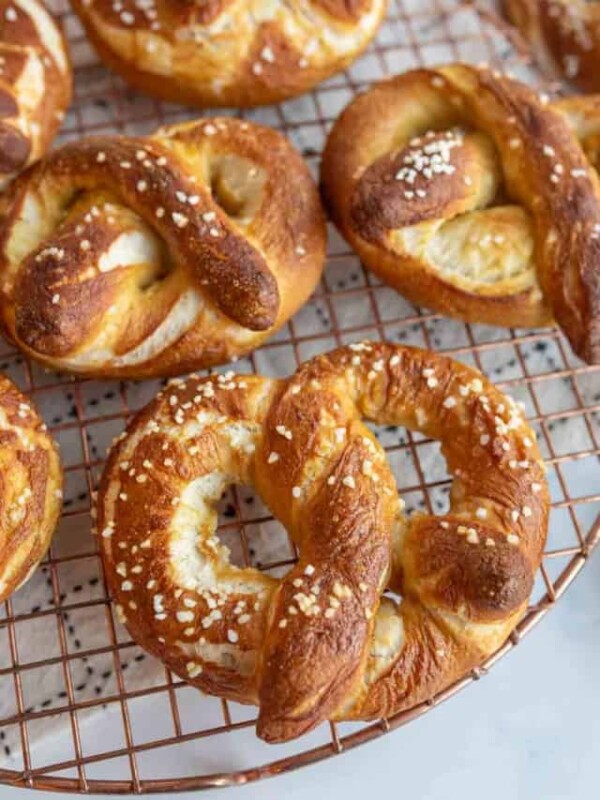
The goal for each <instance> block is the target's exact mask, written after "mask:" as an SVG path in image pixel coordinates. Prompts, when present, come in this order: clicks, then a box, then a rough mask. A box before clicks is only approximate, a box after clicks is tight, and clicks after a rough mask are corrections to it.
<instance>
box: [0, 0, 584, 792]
mask: <svg viewBox="0 0 600 800" xmlns="http://www.w3.org/2000/svg"><path fill="white" fill-rule="evenodd" d="M51 5H52V6H53V10H54V11H55V12H56V13H57V15H58V16H59V18H60V19H61V21H62V24H63V26H64V29H65V31H66V33H67V36H68V38H69V40H70V44H71V52H72V58H73V62H74V65H75V67H76V96H75V102H74V104H73V108H72V109H71V111H70V113H69V115H68V117H67V119H66V121H65V125H64V128H63V134H62V138H63V139H69V138H76V137H79V136H81V135H83V134H88V133H98V134H101V133H113V132H124V133H145V132H149V131H151V130H152V129H154V128H155V127H156V126H157V125H160V124H165V123H171V122H176V121H178V120H183V119H186V118H190V117H192V116H193V112H190V111H189V110H185V109H182V108H179V107H177V106H170V105H168V104H164V103H158V102H155V101H153V100H151V99H149V98H144V97H141V96H139V95H136V94H134V93H132V92H130V91H129V90H127V89H126V87H125V86H124V85H123V84H122V83H121V82H120V81H119V79H117V78H116V77H115V76H113V75H112V74H110V73H109V72H108V71H106V70H105V69H104V68H103V67H102V66H100V65H99V64H98V62H97V60H96V58H95V56H94V55H93V53H92V51H91V49H90V47H89V45H88V44H87V42H86V40H85V38H84V36H83V34H82V32H81V28H80V27H79V25H78V23H77V21H76V19H75V18H74V16H73V14H72V13H71V12H70V10H69V9H68V7H67V3H66V0H54V2H51ZM457 59H459V60H466V61H471V62H475V63H477V62H480V61H487V62H490V63H493V64H495V65H497V66H499V67H503V68H505V69H511V70H513V71H515V72H518V73H519V74H522V75H523V76H524V77H526V78H527V79H530V80H534V81H535V80H537V81H538V83H540V82H541V77H540V76H539V75H538V76H536V75H535V71H534V70H530V69H529V67H528V65H527V63H526V59H525V58H524V55H523V51H522V50H521V48H520V45H519V44H518V42H517V41H516V40H515V39H514V38H513V36H512V34H511V33H510V32H509V30H508V28H507V27H506V26H505V25H504V24H503V23H502V22H501V21H500V20H499V19H498V18H497V17H496V16H495V15H494V10H493V5H492V4H487V3H485V2H484V0H482V2H481V4H477V3H475V4H473V3H461V2H450V0H404V2H403V0H392V2H391V6H390V11H389V15H388V18H387V21H386V23H385V25H384V26H383V28H382V30H381V32H380V34H379V36H378V38H377V41H376V42H375V43H374V44H373V45H372V46H371V47H370V48H369V50H368V52H367V53H366V54H365V56H364V57H363V58H362V59H361V60H360V62H359V63H358V64H356V65H354V66H353V67H352V68H351V69H350V70H348V71H347V72H346V73H344V74H343V75H340V76H337V77H336V78H334V79H333V80H331V81H329V82H328V83H326V84H324V85H323V86H321V87H319V88H318V89H317V90H315V91H314V92H312V93H311V94H310V95H307V96H306V97H305V98H302V99H301V100H297V101H293V102H290V103H285V104H282V105H281V106H277V107H273V108H270V109H265V110H260V111H256V112H248V113H246V114H245V116H246V117H247V118H252V119H257V120H260V121H262V122H265V123H266V124H270V125H272V126H274V127H277V128H279V129H280V130H282V131H283V132H284V133H286V134H287V135H288V136H289V137H290V138H291V139H292V141H293V142H294V144H295V145H296V146H297V147H298V148H299V149H300V150H301V151H302V152H303V154H304V156H305V158H306V159H307V161H308V163H309V164H310V165H311V167H313V168H315V169H316V167H317V165H318V159H319V152H320V148H321V147H322V144H323V141H324V137H325V136H326V134H327V131H328V129H329V127H330V125H331V122H332V121H333V119H334V118H335V116H336V115H337V113H338V112H339V110H340V109H341V108H342V107H343V106H344V105H345V104H346V103H347V102H348V101H349V100H350V99H351V97H352V96H353V95H354V94H355V93H356V92H357V91H359V90H360V89H361V88H363V87H364V86H366V85H367V84H368V83H369V82H371V81H372V80H376V79H378V78H381V77H383V76H385V75H386V74H391V73H394V72H399V71H402V70H404V69H408V68H410V67H413V66H417V65H423V64H432V63H439V62H443V61H451V60H457ZM361 338H387V339H393V340H395V341H404V342H409V343H413V344H419V345H422V346H427V347H430V348H432V349H436V350H441V351H443V352H446V353H448V354H450V355H453V356H454V357H456V358H459V359H462V360H465V361H467V362H469V363H471V364H474V365H475V366H477V367H479V368H480V369H482V370H483V371H484V372H487V373H488V374H489V375H490V376H491V377H492V379H493V380H495V381H496V382H497V383H498V384H499V385H500V386H501V387H502V388H503V389H504V390H507V391H510V392H511V393H513V394H514V395H515V396H516V397H517V398H518V399H520V400H522V401H523V402H525V405H526V409H527V413H528V416H529V418H530V419H531V420H532V424H533V425H534V426H535V427H536V429H537V431H538V434H539V439H540V442H541V445H542V448H543V450H544V455H545V456H546V459H547V464H548V468H549V478H550V482H551V486H552V494H553V512H552V520H551V535H550V538H549V543H548V549H547V552H546V554H545V557H544V561H543V564H542V567H541V569H540V573H539V576H538V581H537V585H536V590H535V592H534V595H533V597H532V601H531V602H532V605H531V606H530V608H529V610H528V613H527V615H526V616H525V618H524V619H523V621H522V622H521V624H520V625H519V626H518V628H517V630H516V631H515V632H514V634H513V636H512V637H511V638H510V640H509V641H508V642H507V643H506V644H505V645H504V646H503V647H502V648H501V649H500V651H499V652H497V653H496V654H495V655H494V656H493V657H492V658H490V659H489V660H488V661H487V662H486V663H485V664H484V665H483V666H482V667H481V668H480V669H478V670H475V671H474V672H473V673H471V674H470V675H468V676H466V677H465V678H464V679H463V680H461V681H460V682H458V683H456V684H455V685H453V686H451V687H450V688H449V689H447V690H446V691H444V692H443V693H441V694H440V695H439V696H438V697H436V698H435V699H434V700H432V701H431V702H429V703H424V704H421V705H419V706H417V707H416V708H413V709H411V710H410V711H406V712H403V713H401V714H398V715H396V716H394V717H392V718H390V719H382V720H379V721H378V722H376V723H369V724H366V723H365V724H363V723H361V724H342V725H333V724H332V725H330V726H327V725H324V726H321V728H320V729H319V730H318V731H316V732H315V733H314V734H312V735H310V736H309V737H305V738H303V739H300V740H299V741H297V742H294V743H292V744H290V745H286V746H280V747H269V746H267V745H264V744H263V743H261V742H259V741H257V740H256V739H255V737H254V733H253V725H254V716H255V711H254V709H248V708H243V707H240V706H237V705H236V704H233V703H227V702H225V701H220V700H217V699H215V698H208V697H204V696H202V695H201V694H200V693H199V692H198V691H196V690H194V689H192V688H191V687H188V686H186V685H185V684H184V683H183V682H182V681H180V680H179V679H178V678H176V677H175V676H172V675H170V674H168V673H167V672H165V670H164V669H163V668H162V667H161V666H160V665H158V664H157V663H155V662H153V660H152V659H150V658H148V657H146V656H144V654H143V653H141V651H140V650H139V649H138V648H137V647H136V645H134V643H133V642H131V640H130V639H129V637H128V636H127V634H126V632H125V631H124V629H123V628H122V627H121V626H120V625H119V623H118V622H117V620H116V619H115V617H114V615H113V609H112V608H111V605H110V602H109V600H108V597H107V595H106V589H105V586H104V581H103V575H102V565H101V561H100V559H99V557H98V548H97V545H96V542H95V539H94V537H93V536H92V535H91V533H90V529H91V519H90V506H91V498H92V494H93V489H94V485H95V484H96V482H97V479H98V475H99V471H100V469H101V466H102V460H103V458H104V454H105V446H106V444H107V443H108V441H109V439H110V437H111V436H112V435H114V434H116V433H118V432H119V431H120V430H121V429H122V427H123V424H124V421H125V419H126V418H127V416H128V415H129V414H130V413H131V412H132V411H133V410H135V409H136V408H138V407H140V406H141V405H142V404H143V403H144V402H145V401H146V400H147V399H149V397H150V396H151V395H152V394H153V393H154V391H155V390H156V388H157V384H156V383H154V384H131V383H127V382H119V383H104V384H101V383H97V382H92V381H79V380H72V379H69V378H67V377H64V376H60V375H56V374H49V373H45V372H43V371H42V370H40V369H39V368H38V367H36V366H35V365H32V364H30V363H28V362H27V361H26V360H25V359H23V358H22V357H21V356H20V355H19V354H18V353H15V352H14V351H12V350H9V349H8V347H7V346H6V345H0V348H2V352H0V368H1V369H3V370H4V371H6V372H8V374H10V375H11V377H13V378H14V379H15V380H16V381H17V382H18V383H19V384H20V385H21V386H22V387H23V388H24V389H25V390H26V391H27V392H28V393H30V394H31V395H32V397H33V398H34V399H35V401H36V403H37V404H38V406H39V407H40V409H41V411H42V413H43V415H44V416H45V418H46V421H47V422H48V424H49V426H50V427H51V429H52V431H53V433H54V434H55V436H56V437H57V439H58V440H59V442H60V443H61V445H62V450H63V457H64V458H65V461H66V474H67V492H66V503H65V509H64V514H63V518H62V521H61V526H60V528H59V531H58V533H57V535H56V537H55V539H54V543H53V546H52V550H51V552H50V554H49V557H48V558H47V559H46V560H45V562H44V564H43V565H42V567H41V568H40V569H39V570H38V572H37V573H36V576H34V578H33V579H32V581H30V583H29V584H28V585H27V588H25V589H23V590H21V591H20V592H17V593H16V594H15V595H14V597H13V598H12V599H11V600H9V601H8V602H7V603H6V604H5V607H4V608H3V609H2V610H1V611H0V654H3V655H0V658H1V659H2V660H1V661H0V703H1V705H0V756H3V759H4V760H3V761H2V762H1V764H0V780H1V781H2V782H5V783H10V784H13V785H15V786H24V787H31V788H38V789H55V790H56V789H58V790H62V791H72V792H81V793H88V792H89V793H91V792H101V793H107V792H119V793H140V792H159V791H174V790H182V789H192V788H205V787H210V786H222V785H227V784H235V783H245V782H248V781H252V780H256V779H259V778H262V777H265V776H269V775H274V774H277V773H280V772H284V771H287V770H291V769H295V768H297V767H299V766H302V765H305V764H309V763H311V762H315V761H318V760H320V759H324V758H328V757H330V756H334V755H336V754H337V753H340V752H342V751H343V750H347V749H349V748H352V747H355V746H356V745H358V744H361V743H362V742H365V741H367V740H370V739H374V738H375V737H377V736H380V735H382V734H383V733H386V732H387V731H389V730H391V729H394V728H397V727H398V726H400V725H404V724H406V723H407V722H409V721H410V720H412V719H414V718H415V717H417V716H419V715H421V714H423V713H425V712H426V711H428V710H429V709H430V708H431V707H432V706H434V705H437V704H438V703H440V702H442V701H443V700H446V699H448V698H449V697H451V696H452V695H454V694H455V693H456V692H458V691H459V690H461V689H462V688H464V687H465V686H466V685H468V684H469V683H470V682H471V681H473V680H475V679H477V678H480V677H481V676H482V675H484V674H485V673H486V672H487V671H488V670H489V668H490V667H491V666H492V665H493V664H494V663H495V662H496V661H497V660H498V659H499V658H501V657H502V656H504V655H505V654H506V653H508V652H509V651H510V650H511V649H512V648H514V647H515V646H516V645H517V644H518V643H519V641H520V639H521V638H522V637H523V636H524V635H525V634H526V633H528V632H529V631H530V630H531V629H532V628H533V627H534V626H535V625H536V624H537V623H538V622H539V621H540V620H541V619H542V617H543V616H544V615H545V614H546V613H547V612H548V611H549V610H550V609H551V608H552V607H553V605H554V604H555V602H556V601H557V600H558V599H559V598H560V596H561V595H562V594H563V593H564V591H565V590H566V589H567V587H568V586H569V584H570V583H571V582H572V581H573V579H574V578H575V577H576V575H577V574H578V572H579V570H580V569H581V568H582V567H583V565H584V563H585V561H586V559H587V558H588V556H589V554H590V552H591V550H592V549H593V548H594V547H595V545H596V544H597V543H598V540H599V539H600V518H598V517H597V513H598V508H599V507H600V494H598V493H596V492H595V490H594V488H593V486H594V480H593V479H592V480H591V481H590V480H589V476H590V475H592V476H597V475H598V455H599V454H600V445H599V440H600V425H599V419H600V417H599V412H600V377H599V374H598V369H597V368H596V369H594V368H587V367H585V366H584V365H583V364H581V363H580V362H577V361H576V360H575V359H574V358H573V357H572V355H571V354H570V351H569V348H568V346H567V345H566V344H565V342H564V340H563V339H562V338H561V336H560V334H559V333H558V332H557V331H556V330H542V331H537V330H536V331H507V330H498V329H490V328H485V327H483V326H470V325H462V324H459V323H455V322H451V321H449V320H443V319H441V318H439V317H438V316H437V315H434V314H430V313H425V312H422V311H419V310H418V309H415V308H413V307H412V306H410V305H409V304H407V303H406V302H404V301H403V300H402V299H401V298H399V297H397V296H396V295H395V294H394V293H393V292H390V290H388V289H386V288H385V287H383V286H381V285H380V284H379V283H378V282H377V281H375V280H374V279H373V278H372V276H369V275H368V274H366V273H365V272H364V271H363V270H362V268H361V266H360V264H359V263H358V261H357V259H356V258H355V257H354V256H353V255H352V253H350V252H349V250H348V248H347V247H346V246H345V245H344V244H343V243H342V242H341V240H340V239H339V237H337V236H336V235H335V234H334V233H333V232H332V235H331V244H330V256H329V262H328V267H327V271H326V273H325V276H324V279H323V281H322V284H321V286H320V288H319V290H318V291H317V292H316V294H315V296H314V297H313V299H312V300H311V302H310V303H309V304H308V306H307V307H306V309H304V310H303V311H302V312H301V313H300V314H299V315H297V317H296V318H295V319H294V320H292V321H291V322H290V323H289V324H288V325H287V326H286V328H285V329H284V330H283V331H282V332H281V333H280V334H278V336H276V337H275V339H274V340H272V341H271V342H270V343H268V344H267V345H266V346H265V347H264V348H262V349H261V350H260V351H258V352H257V353H255V354H254V355H253V356H252V357H250V358H249V359H247V360H244V361H242V362H240V363H239V365H238V367H239V369H241V370H246V371H253V370H255V371H260V372H265V371H266V372H271V373H278V374H287V373H288V372H291V371H292V370H294V369H295V367H296V365H297V364H298V363H300V362H301V361H303V360H304V359H306V358H307V357H309V356H311V355H313V354H314V353H316V352H319V351H324V350H327V349H330V348H331V347H333V346H336V345H338V344H342V343H346V342H348V341H353V340H357V339H361ZM380 436H381V439H382V442H383V443H384V444H385V445H386V449H387V450H388V453H389V455H390V459H391V460H392V462H393V463H394V464H395V465H397V464H400V463H401V464H402V470H401V473H402V475H401V476H400V477H399V490H400V491H401V493H402V495H403V497H404V498H405V499H406V500H407V501H408V505H409V507H411V506H412V507H421V508H425V509H427V510H429V511H430V512H433V511H436V510H439V509H440V503H443V502H444V498H445V497H446V494H447V490H448V486H449V480H448V476H447V475H445V474H443V470H442V472H441V473H440V472H439V470H437V466H439V464H438V462H437V461H436V459H435V457H431V453H430V450H431V447H432V445H433V443H431V442H430V441H428V440H426V439H424V438H422V437H419V436H413V435H411V434H409V433H402V434H399V433H397V432H396V431H382V432H380ZM428 453H429V455H428ZM409 463H410V465H411V467H410V469H407V465H408V464H409ZM433 466H436V469H432V467H433ZM407 476H408V477H407ZM596 484H597V480H596ZM590 487H591V490H590ZM223 512H224V513H223V515H222V518H221V523H222V524H221V526H220V535H221V537H222V538H223V539H224V540H226V541H227V543H228V544H229V545H230V546H231V547H232V550H233V551H234V554H235V553H237V557H238V559H239V560H240V561H241V562H242V563H254V564H256V563H258V562H259V561H260V559H259V558H258V556H257V548H258V549H259V547H260V541H261V537H262V540H263V541H264V540H265V538H269V537H271V538H273V537H275V536H276V535H279V536H280V537H282V539H281V542H282V543H280V545H278V547H276V548H275V552H276V556H275V558H271V560H270V561H269V560H268V559H267V560H262V561H260V566H261V568H263V569H267V570H269V571H270V572H272V573H274V574H280V572H281V570H285V569H286V568H287V567H288V566H289V565H290V564H291V563H292V562H293V559H294V552H293V549H292V548H291V546H290V545H289V544H288V543H287V540H286V538H285V533H282V532H281V531H277V530H276V529H275V527H274V526H275V523H274V522H273V521H272V519H271V518H270V517H269V515H268V512H267V511H266V510H265V509H260V508H259V507H258V503H256V502H253V498H252V497H250V496H248V495H247V494H245V493H244V490H241V489H239V490H236V491H234V492H233V494H232V495H231V497H230V498H229V499H228V500H227V501H226V502H225V504H224V507H223ZM255 536H256V537H258V544H257V543H256V542H255V541H254V537H255ZM286 547H287V549H286ZM82 576H83V577H82ZM34 603H35V604H34ZM92 632H93V636H91V633H92ZM57 687H60V690H57ZM49 740H50V742H49ZM165 756H167V757H165Z"/></svg>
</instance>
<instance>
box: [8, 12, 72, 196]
mask: <svg viewBox="0 0 600 800" xmlns="http://www.w3.org/2000/svg"><path fill="white" fill-rule="evenodd" d="M70 99H71V67H70V64H69V57H68V55H67V50H66V45H65V42H64V39H63V36H62V33H61V32H60V30H59V29H58V27H57V25H56V23H55V22H54V20H53V19H52V17H51V16H50V14H48V12H47V11H46V9H45V8H44V6H43V5H42V4H41V3H40V2H38V0H0V189H1V188H2V187H3V186H5V185H6V184H7V183H8V181H9V180H10V179H11V178H12V176H13V175H15V174H16V173H17V172H19V171H20V170H21V169H23V168H24V167H26V166H27V164H30V163H32V162H33V161H36V160H37V159H38V158H40V157H41V156H42V155H43V154H44V153H45V151H46V150H47V148H48V147H49V145H50V143H51V142H52V139H53V138H54V136H55V134H56V132H57V130H58V128H59V126H60V123H61V122H62V120H63V117H64V114H65V111H66V108H67V106H68V104H69V101H70Z"/></svg>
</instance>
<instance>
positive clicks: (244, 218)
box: [0, 118, 325, 377]
mask: <svg viewBox="0 0 600 800" xmlns="http://www.w3.org/2000/svg"><path fill="white" fill-rule="evenodd" d="M290 187H292V190H291V191H290ZM324 252H325V224H324V217H323V212H322V209H321V204H320V201H319V196H318V192H317V189H316V186H315V184H314V181H313V179H312V177H311V176H310V173H309V171H308V168H307V167H306V166H305V164H304V162H303V161H302V159H301V157H300V156H299V155H298V154H297V153H296V152H295V150H294V149H293V148H292V146H291V145H290V144H289V143H288V141H287V140H286V139H285V138H284V137H283V136H282V135H281V134H279V133H277V132H276V131H273V130H271V129H268V128H264V127H261V126H258V125H252V124H250V123H246V122H242V121H240V120H235V119H225V118H223V119H220V118H217V119H207V120H203V121H200V122H192V123H186V124H183V125H178V126H174V127H171V128H167V129H162V130H161V131H159V132H158V133H157V134H155V135H154V136H151V137H140V138H128V137H93V138H89V139H83V140H81V141H79V142H75V143H70V144H67V145H65V146H64V147H62V148H60V149H59V150H56V151H55V152H54V153H52V155H50V156H49V157H48V159H47V160H46V161H44V162H42V163H40V164H39V165H36V166H35V167H34V168H32V169H31V170H30V171H29V172H28V173H26V174H24V175H23V176H21V177H20V178H19V179H18V180H17V181H16V182H15V184H14V186H13V187H11V191H10V192H9V195H8V196H7V197H6V198H5V200H4V223H3V226H2V230H1V231H0V288H1V297H0V311H1V312H2V318H3V322H4V326H5V329H6V330H7V331H8V333H9V335H10V336H11V337H12V338H13V339H14V340H15V342H16V343H17V344H18V345H19V346H20V347H21V348H22V349H24V350H25V351H26V352H27V353H28V354H29V355H31V356H33V357H34V358H37V359H39V360H41V361H43V362H44V363H45V364H47V365H49V366H51V367H54V368H57V369H61V370H66V371H72V372H78V373H84V374H89V375H102V376H117V375H122V376H130V377H146V376H153V375H164V374H176V373H181V372H185V371H188V372H189V371H190V370H192V369H195V368H198V367H203V366H209V365H211V364H215V363H221V362H223V361H227V360H230V359H231V358H235V357H236V356H239V355H241V354H242V353H246V352H248V351H250V350H251V349H253V348H255V347H256V346H257V345H258V344H259V343H260V342H262V341H263V340H264V339H265V338H266V337H267V336H269V335H270V334H272V333H273V332H274V331H275V330H277V328H279V327H280V326H281V325H282V324H283V323H284V322H285V321H286V320H287V319H288V318H289V317H290V316H291V315H292V314H293V313H294V312H295V311H296V310H297V309H298V308H299V307H300V306H301V305H302V304H303V303H304V302H305V300H306V299H307V298H308V296H309V295H310V293H311V292H312V290H313V289H314V287H315V285H316V283H317V281H318V280H319V277H320V274H321V270H322V267H323V262H324Z"/></svg>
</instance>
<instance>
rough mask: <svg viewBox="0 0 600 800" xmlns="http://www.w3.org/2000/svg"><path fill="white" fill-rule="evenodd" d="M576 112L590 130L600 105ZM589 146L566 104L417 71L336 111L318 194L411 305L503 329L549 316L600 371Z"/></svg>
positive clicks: (500, 83)
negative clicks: (567, 113)
mask: <svg viewBox="0 0 600 800" xmlns="http://www.w3.org/2000/svg"><path fill="white" fill-rule="evenodd" d="M580 103H581V110H580V114H579V115H578V116H579V117H580V118H583V117H584V116H586V117H587V120H588V121H587V124H588V127H589V117H590V116H591V115H592V114H593V113H594V110H593V109H597V105H596V104H592V101H589V100H587V99H586V98H581V100H580ZM576 117H577V115H575V114H572V115H571V116H570V119H571V120H573V119H575V118H576ZM584 137H585V131H584V130H582V129H578V128H577V127H572V126H571V125H570V124H569V117H565V115H562V114H561V113H560V104H557V105H547V104H544V103H543V102H541V101H540V100H539V99H538V98H537V96H536V95H535V94H534V93H533V92H532V91H531V90H530V89H528V88H527V87H526V86H524V85H523V84H520V83H518V82H516V81H514V80H511V79H509V78H507V77H504V76H502V75H500V74H498V73H495V72H491V71H490V70H487V69H478V68H475V67H471V66H468V65H463V64H454V65H450V66H447V67H441V68H438V69H435V70H414V71H411V72H408V73H405V74H403V75H399V76H397V77H395V78H392V79H391V80H387V81H384V82H382V83H379V84H376V85H375V86H374V87H372V88H371V89H370V90H369V91H367V92H366V93H365V94H363V95H360V96H359V97H358V98H357V99H356V100H354V101H353V102H351V103H350V105H349V106H348V107H347V108H346V110H345V111H344V112H343V113H342V115H341V117H340V118H339V119H338V121H337V123H336V124H335V126H334V128H333V130H332V132H331V135H330V137H329V139H328V142H327V145H326V148H325V152H324V156H323V162H322V172H321V179H322V186H323V193H324V196H325V200H326V203H327V205H328V207H329V210H330V212H331V214H332V216H333V219H334V221H335V223H336V225H337V226H338V227H339V229H340V230H341V232H342V234H343V235H344V236H345V238H346V239H347V240H348V241H349V242H350V244H351V245H352V246H353V247H354V249H355V250H357V252H358V253H359V255H360V256H361V258H362V259H363V260H364V262H365V263H366V265H367V266H368V267H369V268H370V269H372V270H373V271H374V272H375V273H377V274H378V275H379V276H380V277H381V278H382V279H383V280H384V281H386V282H387V283H389V284H391V285H392V286H394V287H395V288H396V289H398V290H399V291H400V292H401V293H402V294H404V295H406V296H407V297H408V298H409V299H410V300H412V301H413V302H415V303H417V304H419V305H424V306H427V307H429V308H433V309H435V310H438V311H441V312H442V313H445V314H448V315H449V316H455V317H459V318H461V319H465V320H467V321H470V322H484V323H490V324H494V325H502V326H508V327H529V326H531V327H537V326H540V325H547V324H550V322H551V320H552V317H554V319H555V320H556V321H557V323H558V324H559V326H560V327H561V328H562V330H563V332H564V333H565V334H566V336H567V337H568V339H569V341H570V343H571V346H572V347H573V350H574V351H575V353H576V354H577V355H579V356H580V357H581V358H582V359H584V360H586V361H589V362H597V361H599V360H600V279H599V275H600V271H599V269H598V264H599V263H600V235H599V234H600V180H599V178H598V173H597V171H596V169H595V166H596V164H597V162H594V161H593V160H592V161H591V162H590V161H589V160H588V159H586V157H585V154H584V152H583V150H582V147H581V145H580V143H579V141H578V138H582V140H583V138H584ZM582 143H583V144H584V147H585V145H586V142H585V141H582ZM435 159H437V162H436V161H435ZM413 165H416V166H413ZM499 194H500V196H501V198H502V197H504V199H501V200H500V201H499V200H498V199H497V197H498V195H499ZM490 206H492V207H490Z"/></svg>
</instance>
